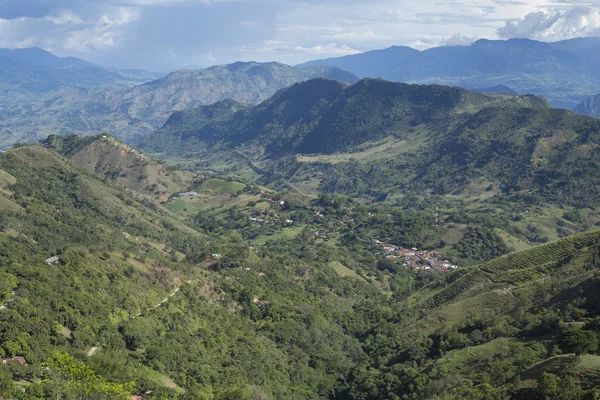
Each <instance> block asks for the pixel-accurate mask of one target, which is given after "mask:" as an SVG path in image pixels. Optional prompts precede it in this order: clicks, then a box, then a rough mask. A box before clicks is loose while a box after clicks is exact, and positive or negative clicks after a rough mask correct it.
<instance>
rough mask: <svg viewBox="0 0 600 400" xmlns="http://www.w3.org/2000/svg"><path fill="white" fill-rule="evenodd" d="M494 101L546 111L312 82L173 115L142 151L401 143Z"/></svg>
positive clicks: (472, 96) (416, 89)
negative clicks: (248, 102)
mask: <svg viewBox="0 0 600 400" xmlns="http://www.w3.org/2000/svg"><path fill="white" fill-rule="evenodd" d="M226 104H229V103H226ZM501 104H502V105H503V106H506V107H546V106H547V104H546V102H545V101H544V100H542V99H539V98H535V97H526V96H524V97H513V96H506V95H493V94H482V93H475V92H470V91H468V90H465V89H461V88H452V87H446V86H436V85H431V86H419V85H407V84H402V83H392V82H387V81H384V80H375V79H364V80H362V81H360V82H358V83H356V84H354V85H347V84H344V83H341V82H337V81H331V80H327V79H315V80H311V81H308V82H304V83H300V84H295V85H293V86H291V87H289V88H286V89H283V90H281V91H279V92H278V93H277V94H276V95H274V96H273V97H271V98H270V99H268V100H266V101H264V102H263V103H261V104H259V105H258V106H256V107H254V108H253V109H251V110H249V109H244V110H242V111H239V112H238V110H239V109H240V108H241V107H240V106H235V107H230V109H231V114H230V116H229V118H228V119H226V118H224V115H223V113H219V114H218V118H217V119H218V120H215V119H214V118H211V117H210V115H211V114H212V113H213V112H214V111H212V110H214V108H212V107H209V108H199V109H197V110H189V111H187V112H185V113H175V114H174V115H173V117H172V118H171V119H169V120H168V121H167V123H166V124H165V126H163V127H162V128H161V129H160V130H159V131H158V132H156V133H155V134H153V135H152V136H151V137H150V138H148V139H147V140H146V141H144V142H143V143H142V147H143V148H145V149H146V150H148V151H151V152H167V153H170V154H177V153H183V152H186V151H194V148H196V149H199V148H201V147H204V146H216V145H217V144H219V145H221V146H229V147H235V146H240V145H247V144H249V143H252V144H256V145H257V146H259V147H260V148H262V149H263V150H264V152H265V153H266V154H267V155H269V156H276V155H282V154H286V153H287V154H290V153H325V154H328V153H334V152H337V151H344V150H349V149H352V148H353V147H356V146H359V145H361V144H363V143H365V142H368V141H376V140H380V139H383V138H385V137H387V136H394V137H407V138H409V137H410V136H414V135H413V132H411V130H412V131H414V129H412V128H414V127H416V126H419V125H427V126H432V127H435V128H434V129H437V130H438V131H440V132H442V131H443V130H444V129H446V128H447V127H448V125H449V124H450V123H451V122H452V120H453V119H454V117H455V116H456V115H459V114H461V113H469V112H473V111H476V110H479V109H481V108H482V107H485V106H491V105H497V106H499V105H501ZM227 107H229V106H227ZM224 108H226V107H225V105H219V106H218V109H220V110H222V109H224Z"/></svg>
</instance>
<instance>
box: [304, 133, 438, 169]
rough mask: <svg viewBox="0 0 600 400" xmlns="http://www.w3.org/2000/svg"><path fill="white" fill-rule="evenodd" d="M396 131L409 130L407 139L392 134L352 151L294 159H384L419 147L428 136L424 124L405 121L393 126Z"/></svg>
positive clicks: (321, 161)
mask: <svg viewBox="0 0 600 400" xmlns="http://www.w3.org/2000/svg"><path fill="white" fill-rule="evenodd" d="M395 130H396V131H398V132H411V133H410V138H409V139H403V138H402V139H396V138H394V137H392V136H388V137H387V138H385V139H383V140H380V141H377V142H368V143H364V144H362V145H360V146H359V147H358V148H357V149H356V150H357V151H354V152H350V153H338V154H320V155H298V156H296V160H298V161H299V162H303V163H328V164H337V163H341V162H348V161H350V160H356V161H374V160H385V159H388V158H392V157H395V156H397V155H398V154H402V153H406V152H409V151H413V150H416V149H418V148H419V147H421V146H422V145H423V144H425V142H426V141H427V139H428V138H429V131H428V130H427V127H426V126H424V125H419V126H416V127H411V126H409V125H407V124H406V123H401V124H399V126H397V127H396V128H395Z"/></svg>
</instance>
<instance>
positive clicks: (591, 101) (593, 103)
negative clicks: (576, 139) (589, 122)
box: [575, 94, 600, 118]
mask: <svg viewBox="0 0 600 400" xmlns="http://www.w3.org/2000/svg"><path fill="white" fill-rule="evenodd" d="M575 112H578V113H579V114H583V115H589V116H590V117H596V118H600V94H597V95H595V96H589V97H588V98H587V99H585V100H584V101H583V102H582V103H581V104H579V105H578V106H577V107H575Z"/></svg>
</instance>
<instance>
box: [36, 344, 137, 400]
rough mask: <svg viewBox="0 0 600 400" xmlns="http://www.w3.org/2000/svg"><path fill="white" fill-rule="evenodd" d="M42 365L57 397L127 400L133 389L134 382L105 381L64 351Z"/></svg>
mask: <svg viewBox="0 0 600 400" xmlns="http://www.w3.org/2000/svg"><path fill="white" fill-rule="evenodd" d="M44 366H45V367H46V368H47V370H48V372H49V375H50V377H51V379H52V380H53V381H54V384H55V385H56V393H57V395H56V396H57V398H58V399H60V398H61V397H62V396H63V395H67V396H68V397H67V398H75V399H94V400H119V399H121V400H127V399H129V398H130V397H131V392H132V391H133V390H134V389H135V384H134V383H133V382H129V383H126V384H116V383H110V382H107V381H106V380H105V379H104V378H102V377H100V376H98V375H96V373H95V372H94V371H92V370H91V369H90V368H89V367H88V366H87V365H85V364H84V363H82V362H80V361H75V360H74V359H73V357H71V356H70V355H69V354H66V353H55V354H53V356H52V357H50V358H49V359H48V360H47V361H46V362H45V363H44Z"/></svg>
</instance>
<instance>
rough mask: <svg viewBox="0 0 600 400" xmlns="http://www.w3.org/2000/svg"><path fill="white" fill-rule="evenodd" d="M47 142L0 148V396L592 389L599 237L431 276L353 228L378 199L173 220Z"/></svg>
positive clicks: (270, 205) (298, 202) (222, 211)
mask: <svg viewBox="0 0 600 400" xmlns="http://www.w3.org/2000/svg"><path fill="white" fill-rule="evenodd" d="M51 139H52V140H53V143H54V147H55V149H49V148H44V147H42V146H20V147H16V148H14V149H11V150H10V151H8V152H5V153H2V154H0V187H1V188H2V190H3V191H9V192H10V193H11V196H12V197H11V201H13V202H14V203H15V204H17V205H18V206H19V207H20V209H18V210H6V209H4V208H2V209H0V278H1V280H0V355H1V356H2V357H3V358H4V357H6V358H8V359H11V360H12V358H13V357H15V359H14V360H15V361H14V363H13V365H10V366H6V365H0V383H1V384H2V385H1V386H0V395H1V396H2V397H6V398H19V397H23V398H34V397H35V398H39V399H55V398H56V397H57V395H58V396H59V397H60V396H61V395H62V396H64V397H73V398H78V397H79V398H89V397H94V398H110V399H115V400H121V399H123V400H126V399H129V398H130V396H131V395H145V396H149V394H145V393H147V392H149V391H152V393H151V396H159V397H165V398H173V399H179V400H184V399H190V398H195V399H196V398H213V399H215V400H227V399H232V398H233V399H240V400H252V399H257V398H260V399H265V400H272V399H273V400H274V399H292V400H304V399H311V400H313V399H322V398H329V397H330V396H333V394H335V397H336V398H344V399H365V398H382V399H383V398H398V397H400V398H402V397H404V398H417V399H421V398H432V399H433V398H439V399H444V400H458V399H466V398H473V399H480V398H486V397H487V398H492V399H495V398H515V399H517V398H537V397H536V396H542V395H543V396H545V395H546V393H545V392H543V391H544V390H546V389H547V385H544V384H543V383H544V381H543V379H547V377H546V376H545V375H543V374H542V373H543V372H547V373H553V374H555V375H556V376H557V377H559V378H560V379H567V378H568V377H570V376H572V377H575V378H577V382H576V383H573V384H571V385H566V384H565V385H564V388H563V386H560V387H561V388H562V392H560V393H561V394H563V395H564V394H566V393H567V390H569V392H568V393H571V392H573V393H574V392H576V391H577V390H579V392H577V393H579V394H578V395H577V396H570V398H573V399H577V400H582V399H585V398H586V396H588V395H591V393H587V391H588V390H590V389H592V388H593V387H594V386H595V385H597V382H598V379H599V376H600V374H599V370H600V369H599V368H598V355H597V350H594V346H587V345H586V343H585V342H581V343H572V342H570V341H568V340H565V338H569V337H583V338H588V339H590V338H591V339H590V340H592V342H593V340H594V339H593V338H595V340H596V342H597V335H598V333H600V328H599V327H600V323H599V322H600V318H599V317H600V311H599V310H600V297H599V296H598V291H597V286H598V283H599V282H600V269H599V267H600V261H599V260H600V231H590V232H586V233H583V234H579V235H575V236H571V237H567V238H565V239H563V240H561V241H558V242H555V243H549V244H547V245H544V246H539V247H534V248H532V249H529V250H526V251H522V252H517V253H513V254H509V255H507V256H504V257H501V258H498V259H495V260H492V261H489V262H486V263H484V264H482V265H479V266H475V267H470V268H464V269H459V270H458V271H456V272H453V273H448V274H446V275H443V276H441V277H437V278H436V276H435V275H431V274H429V273H426V272H425V271H421V272H417V271H415V270H411V269H410V268H407V267H404V266H402V263H401V262H393V261H391V260H388V259H387V258H385V257H384V256H383V255H377V254H376V253H377V252H378V251H380V250H379V249H380V248H379V247H378V246H376V245H375V244H373V242H372V241H371V240H368V241H367V240H362V241H361V240H356V239H353V237H352V231H353V230H354V229H355V228H356V226H355V222H356V223H360V224H371V225H374V226H379V225H380V221H388V218H389V217H388V216H387V215H385V214H384V213H387V212H388V211H390V209H388V208H386V209H385V210H384V209H380V210H378V207H377V206H375V207H365V206H364V205H363V204H361V203H359V202H355V201H353V200H352V199H345V200H344V199H342V198H337V199H336V198H328V197H327V196H324V197H323V198H322V199H319V200H315V201H314V202H312V201H311V202H308V201H307V200H306V199H305V198H302V197H301V196H297V195H295V194H293V193H289V192H288V193H273V194H271V193H269V194H266V193H262V194H261V193H260V192H259V190H258V188H256V187H255V188H254V189H252V188H250V190H255V194H256V198H255V201H253V202H252V204H251V203H250V202H247V203H246V204H245V205H244V206H239V205H238V206H234V207H231V206H230V205H228V206H226V207H225V208H219V207H213V208H211V209H210V210H206V209H205V210H203V211H201V212H198V213H196V214H193V215H191V217H190V218H189V219H182V218H179V217H174V216H173V215H172V214H170V213H167V212H165V211H163V210H162V209H161V208H160V207H157V206H156V205H155V204H153V203H152V202H147V201H143V200H139V199H138V198H136V197H135V196H132V195H130V194H129V193H128V191H126V190H123V188H122V187H121V186H120V185H118V184H112V183H111V182H107V181H106V179H104V177H103V176H101V175H98V174H95V173H93V172H89V171H87V170H86V169H84V168H81V167H79V166H78V165H76V164H75V163H73V162H72V161H71V160H69V159H68V158H65V157H63V156H61V155H60V154H59V153H58V152H60V153H62V154H65V155H67V156H69V157H72V156H73V155H77V154H79V153H80V152H81V151H82V150H84V149H86V148H88V147H89V146H90V145H93V144H94V143H101V144H104V143H102V141H98V140H97V139H96V140H93V139H94V138H83V139H80V140H73V139H72V138H71V139H70V138H66V139H61V140H57V139H56V138H51ZM108 142H109V144H110V146H116V144H115V143H112V141H111V140H108ZM54 150H56V151H54ZM108 150H110V147H109V146H108V145H107V146H105V147H104V148H103V151H108ZM236 183H237V182H233V181H226V180H218V179H208V180H206V181H204V182H203V183H202V184H201V186H205V189H206V190H214V191H215V192H216V191H220V190H223V191H228V192H231V191H232V190H231V188H232V187H235V186H243V185H239V183H237V185H236ZM248 186H252V185H248ZM218 187H221V189H217V188H218ZM2 193H4V192H2ZM267 196H273V198H270V197H267ZM274 199H285V201H284V205H281V203H280V202H279V201H273V200H274ZM258 203H261V204H258ZM392 208H394V209H395V210H392V211H391V212H392V213H393V218H403V219H404V220H405V222H406V223H407V224H408V225H407V227H408V229H412V225H413V224H414V223H415V222H416V221H417V220H415V219H414V218H413V217H414V215H413V217H411V216H410V215H408V214H409V213H405V212H404V211H403V210H400V209H397V208H396V207H392ZM313 209H319V210H321V211H324V213H325V214H326V215H323V214H320V215H321V217H318V216H316V215H313V213H312V212H311V211H312V210H313ZM371 211H373V212H374V213H376V214H377V215H376V216H373V215H371V213H370V212H371ZM248 213H250V214H248ZM405 214H406V215H405ZM248 215H263V218H266V219H269V222H271V223H264V224H261V223H259V222H257V221H253V220H249V219H248ZM423 215H425V213H424V214H423ZM404 217H406V218H404ZM277 218H294V220H295V221H293V224H302V226H304V227H305V228H304V229H297V228H295V229H296V230H297V231H296V233H295V235H291V234H290V235H289V237H285V238H284V237H279V238H276V237H271V239H269V240H270V242H269V244H268V245H264V246H263V245H261V244H259V243H258V242H255V241H253V240H250V239H254V238H255V237H256V235H262V234H265V231H267V232H271V235H269V236H274V235H272V233H275V229H290V228H289V226H287V222H286V221H285V220H284V221H279V220H278V219H277ZM338 218H342V219H343V222H342V221H338ZM394 221H395V220H392V221H388V222H387V225H389V226H396V227H397V224H396V222H394ZM427 221H428V220H427ZM427 221H422V222H421V225H423V226H427V227H430V226H429V222H427ZM284 226H285V228H284ZM431 229H437V227H431ZM315 230H318V231H319V232H320V235H319V237H317V235H315V233H314V231H315ZM401 231H404V227H402V229H401ZM360 233H361V234H362V233H363V232H362V231H361V232H360ZM282 236H285V235H282ZM334 238H335V239H334ZM181 253H184V254H181ZM52 256H55V257H57V258H58V260H57V261H56V262H55V263H54V261H52V259H50V260H49V261H45V260H47V259H49V257H52ZM354 270H356V271H354ZM359 273H360V274H359ZM343 275H345V277H344V276H343ZM591 344H593V343H591ZM57 352H58V354H57ZM65 353H69V354H70V355H71V356H72V357H74V360H73V359H71V357H69V356H66V355H65ZM560 353H562V354H560ZM585 353H590V354H585ZM20 357H23V358H24V359H25V361H26V362H27V363H28V364H29V367H26V366H24V365H20V364H19V361H18V360H20V359H21V358H20ZM100 377H102V378H100ZM551 378H552V377H551ZM127 382H132V383H134V384H135V386H134V385H130V384H127ZM566 383H569V382H566Z"/></svg>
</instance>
